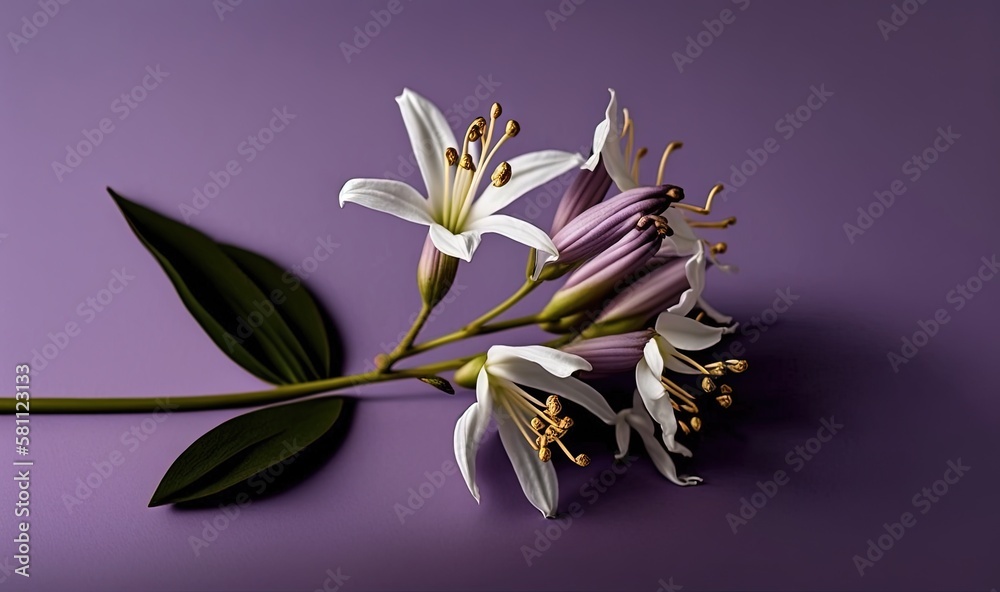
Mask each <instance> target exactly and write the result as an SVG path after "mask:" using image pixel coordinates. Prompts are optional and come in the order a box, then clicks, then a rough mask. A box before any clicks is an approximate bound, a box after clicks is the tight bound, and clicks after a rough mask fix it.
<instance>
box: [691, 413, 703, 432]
mask: <svg viewBox="0 0 1000 592" xmlns="http://www.w3.org/2000/svg"><path fill="white" fill-rule="evenodd" d="M691 427H692V428H694V431H696V432H698V431H701V418H700V417H698V416H695V417H692V418H691Z"/></svg>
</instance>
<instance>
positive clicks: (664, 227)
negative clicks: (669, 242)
mask: <svg viewBox="0 0 1000 592" xmlns="http://www.w3.org/2000/svg"><path fill="white" fill-rule="evenodd" d="M650 224H652V225H653V226H655V227H656V233H657V234H659V235H660V236H673V234H674V230H673V229H672V228H670V223H669V222H667V219H666V218H664V217H662V216H657V215H655V214H649V215H647V216H643V217H642V218H639V221H638V222H636V224H635V226H636V228H638V229H640V230H641V229H643V228H645V227H647V226H649V225H650Z"/></svg>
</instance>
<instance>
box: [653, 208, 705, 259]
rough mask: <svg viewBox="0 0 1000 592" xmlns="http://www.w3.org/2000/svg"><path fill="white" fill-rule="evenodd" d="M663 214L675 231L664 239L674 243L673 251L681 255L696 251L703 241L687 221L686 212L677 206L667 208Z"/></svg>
mask: <svg viewBox="0 0 1000 592" xmlns="http://www.w3.org/2000/svg"><path fill="white" fill-rule="evenodd" d="M662 215H663V217H664V218H666V219H667V224H669V225H670V229H671V230H673V231H674V233H673V234H672V235H671V236H669V237H667V238H666V239H664V242H667V241H669V242H670V243H672V244H673V251H674V252H676V253H677V255H679V256H684V255H691V254H693V253H695V252H696V251H697V250H698V246H699V245H700V244H702V243H701V241H700V240H698V237H697V236H695V234H694V230H692V229H691V227H690V226H689V225H688V223H687V221H685V220H684V214H682V213H681V211H680V210H678V209H677V208H667V209H666V211H665V212H663V214H662Z"/></svg>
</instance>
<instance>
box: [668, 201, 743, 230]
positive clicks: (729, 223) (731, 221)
mask: <svg viewBox="0 0 1000 592" xmlns="http://www.w3.org/2000/svg"><path fill="white" fill-rule="evenodd" d="M675 205H677V206H681V205H686V204H675ZM687 222H688V226H690V227H691V228H729V227H730V226H732V225H733V224H736V216H730V217H728V218H726V219H725V220H719V221H718V222H694V221H691V220H688V221H687Z"/></svg>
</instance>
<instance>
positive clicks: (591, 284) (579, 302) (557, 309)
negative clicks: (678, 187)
mask: <svg viewBox="0 0 1000 592" xmlns="http://www.w3.org/2000/svg"><path fill="white" fill-rule="evenodd" d="M662 241H663V230H662V226H659V225H657V224H652V223H650V224H645V225H643V227H642V228H638V227H633V229H632V230H631V231H630V232H628V233H627V234H625V236H623V237H622V238H621V239H620V240H619V241H618V242H616V243H615V244H613V245H611V247H610V248H609V249H607V250H606V251H604V252H603V253H601V254H599V255H597V256H596V257H594V258H593V259H591V260H590V261H588V262H586V263H584V264H583V265H581V266H580V268H579V269H577V270H576V271H574V272H573V273H572V275H570V276H569V279H567V280H566V283H565V284H564V285H563V287H562V288H560V289H559V290H558V291H557V292H556V293H555V294H554V295H553V296H552V300H550V301H549V303H548V304H547V305H546V306H545V308H544V309H542V312H541V313H539V317H541V318H542V319H543V320H547V321H551V320H555V319H560V318H563V317H566V316H569V315H572V314H575V313H578V312H582V311H585V310H587V309H588V308H590V307H592V306H594V305H595V304H598V303H600V302H601V301H602V300H604V299H605V298H607V294H608V292H610V291H611V290H612V289H613V288H614V287H615V285H616V284H618V283H619V282H621V280H622V279H623V278H627V277H628V276H629V275H630V274H632V273H634V272H635V271H636V270H638V269H639V268H641V267H642V266H644V265H645V264H646V263H647V262H648V261H649V260H650V258H652V257H653V256H654V255H655V254H656V252H657V251H658V250H659V248H660V243H661V242H662Z"/></svg>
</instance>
